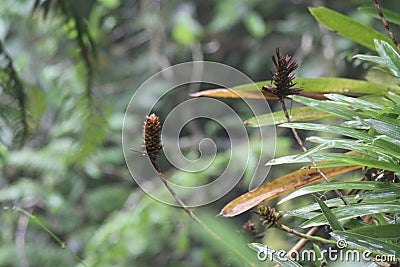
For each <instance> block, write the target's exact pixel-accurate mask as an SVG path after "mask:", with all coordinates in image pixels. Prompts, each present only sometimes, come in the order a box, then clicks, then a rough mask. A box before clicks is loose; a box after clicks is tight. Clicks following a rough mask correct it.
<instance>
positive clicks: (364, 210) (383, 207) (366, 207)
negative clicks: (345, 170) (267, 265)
mask: <svg viewBox="0 0 400 267" xmlns="http://www.w3.org/2000/svg"><path fill="white" fill-rule="evenodd" d="M399 212H400V205H399V204H388V203H374V204H358V205H352V206H343V207H338V208H335V209H333V210H332V213H333V214H334V215H335V216H336V217H337V219H338V220H339V221H341V220H347V219H351V218H356V217H359V216H365V215H370V214H376V213H399ZM326 224H328V221H327V220H326V218H325V216H324V215H323V214H319V215H317V216H315V217H313V218H311V219H309V220H307V221H305V222H304V223H303V224H302V225H300V227H302V228H308V227H313V226H319V225H326Z"/></svg>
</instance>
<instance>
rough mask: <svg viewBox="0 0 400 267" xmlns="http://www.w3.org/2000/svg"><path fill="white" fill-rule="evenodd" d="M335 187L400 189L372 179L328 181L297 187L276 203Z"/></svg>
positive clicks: (349, 188)
mask: <svg viewBox="0 0 400 267" xmlns="http://www.w3.org/2000/svg"><path fill="white" fill-rule="evenodd" d="M335 189H348V190H351V189H362V190H383V189H388V190H389V189H390V190H391V189H393V190H397V189H400V186H397V185H394V184H389V183H382V182H372V181H362V182H330V183H323V184H317V185H310V186H307V187H305V188H302V189H299V190H297V191H295V192H293V193H291V194H290V195H288V196H286V197H285V198H283V199H282V200H280V201H279V202H278V204H282V203H284V202H286V201H288V200H290V199H293V198H296V197H299V196H304V195H308V194H312V193H315V192H321V191H330V190H335Z"/></svg>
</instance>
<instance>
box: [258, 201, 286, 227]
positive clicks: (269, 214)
mask: <svg viewBox="0 0 400 267" xmlns="http://www.w3.org/2000/svg"><path fill="white" fill-rule="evenodd" d="M254 213H255V214H257V215H258V216H260V220H261V222H262V224H264V225H265V226H266V227H267V228H270V227H275V226H278V225H279V220H280V219H281V218H282V214H281V213H280V212H277V211H276V210H275V208H272V207H269V206H259V207H258V210H257V211H254Z"/></svg>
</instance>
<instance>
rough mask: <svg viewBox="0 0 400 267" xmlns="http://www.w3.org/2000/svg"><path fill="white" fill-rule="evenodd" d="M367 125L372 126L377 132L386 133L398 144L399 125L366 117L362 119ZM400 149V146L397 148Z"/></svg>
mask: <svg viewBox="0 0 400 267" xmlns="http://www.w3.org/2000/svg"><path fill="white" fill-rule="evenodd" d="M363 121H364V122H365V123H366V124H367V125H369V126H371V127H372V128H374V129H375V130H376V131H377V132H378V133H380V134H384V135H387V136H389V137H391V138H393V139H394V141H395V143H396V144H398V145H400V126H397V125H394V124H391V123H386V122H383V121H379V120H375V119H368V120H363ZM399 149H400V148H399Z"/></svg>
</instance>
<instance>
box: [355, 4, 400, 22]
mask: <svg viewBox="0 0 400 267" xmlns="http://www.w3.org/2000/svg"><path fill="white" fill-rule="evenodd" d="M358 10H359V11H361V12H366V13H368V14H370V15H372V16H373V17H374V18H376V19H379V20H380V19H381V17H380V16H379V15H378V14H377V13H376V9H375V7H359V8H358ZM382 13H383V15H384V16H385V18H386V20H387V21H388V22H391V23H394V24H397V25H400V14H399V13H397V12H394V11H392V10H389V9H386V8H382Z"/></svg>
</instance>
